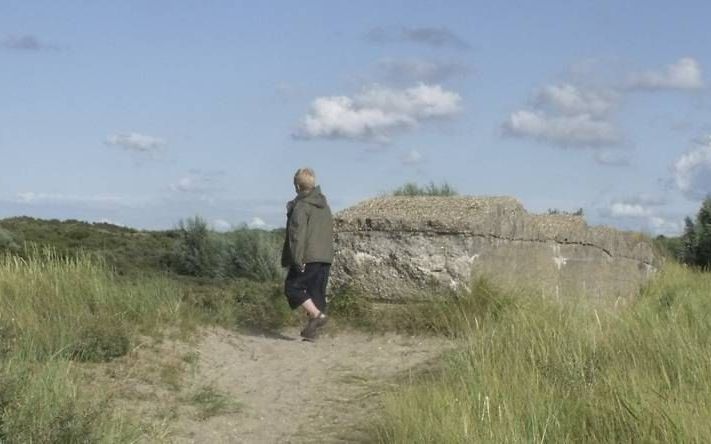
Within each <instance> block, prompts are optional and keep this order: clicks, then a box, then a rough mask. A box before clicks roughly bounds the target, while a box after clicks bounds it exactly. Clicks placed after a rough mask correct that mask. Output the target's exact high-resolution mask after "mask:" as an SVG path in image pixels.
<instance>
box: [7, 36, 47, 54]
mask: <svg viewBox="0 0 711 444" xmlns="http://www.w3.org/2000/svg"><path fill="white" fill-rule="evenodd" d="M0 48H4V49H10V50H13V51H43V50H54V49H57V47H56V46H53V45H49V44H47V43H44V42H42V41H40V40H39V39H38V38H37V37H35V36H34V35H30V34H24V35H10V36H7V37H5V38H3V39H0Z"/></svg>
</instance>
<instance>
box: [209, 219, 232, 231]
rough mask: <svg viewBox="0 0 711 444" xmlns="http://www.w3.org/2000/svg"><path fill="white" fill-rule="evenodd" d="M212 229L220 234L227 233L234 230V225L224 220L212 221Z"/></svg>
mask: <svg viewBox="0 0 711 444" xmlns="http://www.w3.org/2000/svg"><path fill="white" fill-rule="evenodd" d="M212 229H213V230H215V231H218V232H220V233H225V232H227V231H230V230H231V229H232V224H231V223H229V222H227V221H226V220H224V219H215V220H213V221H212Z"/></svg>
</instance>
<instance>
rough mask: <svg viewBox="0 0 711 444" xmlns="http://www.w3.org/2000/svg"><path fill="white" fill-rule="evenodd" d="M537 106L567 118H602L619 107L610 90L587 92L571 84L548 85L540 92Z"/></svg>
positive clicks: (614, 95)
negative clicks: (582, 115) (580, 116)
mask: <svg viewBox="0 0 711 444" xmlns="http://www.w3.org/2000/svg"><path fill="white" fill-rule="evenodd" d="M536 105H537V106H538V107H541V108H552V109H554V110H555V111H558V112H560V113H561V114H564V115H566V116H577V115H580V114H589V115H592V116H602V115H605V114H607V113H608V112H610V110H612V109H613V108H614V107H615V106H616V105H617V94H615V93H614V92H613V91H610V90H587V89H583V88H579V87H577V86H574V85H571V84H570V83H564V84H562V85H548V86H546V87H544V88H542V89H541V90H540V91H539V92H538V96H537V97H536Z"/></svg>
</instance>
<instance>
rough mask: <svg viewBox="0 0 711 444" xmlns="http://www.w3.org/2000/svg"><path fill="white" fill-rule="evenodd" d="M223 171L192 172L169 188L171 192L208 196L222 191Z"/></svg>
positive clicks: (195, 170)
mask: <svg viewBox="0 0 711 444" xmlns="http://www.w3.org/2000/svg"><path fill="white" fill-rule="evenodd" d="M223 176H224V172H223V171H202V170H197V169H194V170H190V171H189V172H188V173H187V174H185V175H184V176H182V177H181V178H180V179H178V180H177V181H176V182H175V183H172V184H170V185H169V186H168V188H169V189H170V190H171V191H174V192H178V193H187V194H208V193H213V192H217V191H220V190H222V188H223V184H222V178H223Z"/></svg>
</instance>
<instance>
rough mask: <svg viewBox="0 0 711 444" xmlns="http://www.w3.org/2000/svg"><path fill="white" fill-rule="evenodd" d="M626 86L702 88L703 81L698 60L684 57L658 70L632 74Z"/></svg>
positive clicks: (631, 87)
mask: <svg viewBox="0 0 711 444" xmlns="http://www.w3.org/2000/svg"><path fill="white" fill-rule="evenodd" d="M626 86H627V87H628V88H630V89H643V90H659V89H681V90H695V89H701V88H703V87H704V82H703V78H702V72H701V65H700V64H699V62H698V61H697V60H696V59H693V58H691V57H684V58H682V59H679V60H678V61H677V62H675V63H672V64H671V65H667V66H666V67H665V68H664V69H662V70H659V71H647V72H643V73H636V74H632V75H630V76H629V78H628V80H627V85H626Z"/></svg>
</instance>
